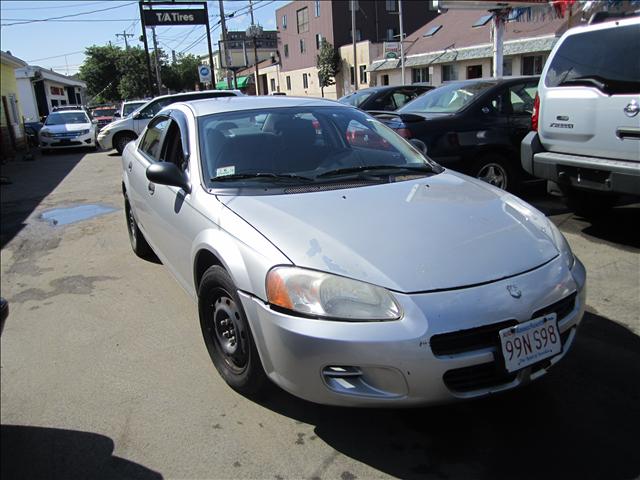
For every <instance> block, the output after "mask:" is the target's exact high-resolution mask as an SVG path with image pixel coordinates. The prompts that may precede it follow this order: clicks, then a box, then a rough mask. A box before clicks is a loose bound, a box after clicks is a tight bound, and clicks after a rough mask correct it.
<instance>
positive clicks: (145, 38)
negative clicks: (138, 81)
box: [139, 2, 153, 95]
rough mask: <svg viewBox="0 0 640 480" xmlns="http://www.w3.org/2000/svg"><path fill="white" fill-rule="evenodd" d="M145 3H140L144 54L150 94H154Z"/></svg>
mask: <svg viewBox="0 0 640 480" xmlns="http://www.w3.org/2000/svg"><path fill="white" fill-rule="evenodd" d="M142 4H143V2H140V4H139V6H140V23H141V25H142V42H143V43H144V53H145V54H146V57H147V81H148V82H149V94H150V95H151V94H152V93H153V80H151V57H150V56H149V43H148V42H147V27H146V26H145V23H144V12H143V9H142Z"/></svg>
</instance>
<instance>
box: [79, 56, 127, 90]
mask: <svg viewBox="0 0 640 480" xmlns="http://www.w3.org/2000/svg"><path fill="white" fill-rule="evenodd" d="M85 55H86V56H87V58H86V59H85V61H84V63H83V64H82V65H81V66H80V78H81V79H82V80H83V81H85V82H87V91H88V93H89V96H91V97H94V96H96V95H99V97H100V99H101V101H113V100H117V99H118V98H119V94H118V84H119V77H120V72H119V70H118V67H117V66H116V65H117V63H118V61H119V60H120V58H121V56H122V49H121V48H120V47H114V46H104V47H100V46H97V45H93V46H91V47H87V49H86V51H85Z"/></svg>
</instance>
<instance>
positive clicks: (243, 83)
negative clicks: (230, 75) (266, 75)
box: [216, 75, 251, 90]
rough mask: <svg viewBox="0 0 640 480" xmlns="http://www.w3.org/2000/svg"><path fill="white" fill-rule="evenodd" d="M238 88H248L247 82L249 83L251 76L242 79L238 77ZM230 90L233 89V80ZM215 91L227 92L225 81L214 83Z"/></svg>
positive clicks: (227, 87)
mask: <svg viewBox="0 0 640 480" xmlns="http://www.w3.org/2000/svg"><path fill="white" fill-rule="evenodd" d="M237 80H238V88H246V87H247V86H249V82H250V81H251V75H246V76H244V77H238V78H237ZM231 88H232V89H233V88H235V86H234V84H233V80H231ZM216 89H217V90H229V86H228V85H227V79H226V78H225V79H224V80H221V81H219V82H217V83H216Z"/></svg>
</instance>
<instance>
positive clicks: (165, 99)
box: [98, 90, 244, 154]
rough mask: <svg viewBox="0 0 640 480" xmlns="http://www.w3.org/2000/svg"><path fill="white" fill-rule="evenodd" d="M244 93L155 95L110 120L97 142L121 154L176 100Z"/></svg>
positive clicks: (216, 91) (235, 95) (207, 92)
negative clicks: (135, 107) (131, 111)
mask: <svg viewBox="0 0 640 480" xmlns="http://www.w3.org/2000/svg"><path fill="white" fill-rule="evenodd" d="M240 95H244V94H243V93H241V92H240V91H238V90H205V91H202V92H190V93H177V94H175V95H164V96H162V97H156V98H154V99H153V100H150V101H149V102H147V104H146V105H145V106H144V107H141V108H140V109H139V110H137V111H136V112H135V113H134V114H133V115H130V116H127V117H125V118H122V119H120V120H117V121H115V122H111V123H110V124H108V125H107V126H106V127H104V128H103V129H102V130H100V134H99V135H98V143H100V146H101V147H102V148H103V149H105V150H110V149H112V148H115V149H116V150H117V151H118V153H119V154H122V151H123V150H124V147H125V146H126V145H127V143H129V142H131V141H133V140H135V139H136V138H138V135H140V132H142V131H143V130H144V128H145V127H146V126H147V124H148V123H149V122H150V121H151V119H152V118H153V117H155V115H156V113H158V112H159V111H160V110H162V109H163V108H164V107H166V106H167V105H170V104H172V103H176V102H186V101H188V100H199V99H203V98H217V97H237V96H240Z"/></svg>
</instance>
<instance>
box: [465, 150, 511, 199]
mask: <svg viewBox="0 0 640 480" xmlns="http://www.w3.org/2000/svg"><path fill="white" fill-rule="evenodd" d="M473 176H474V177H476V178H478V179H480V180H482V181H484V182H487V183H489V184H491V185H493V186H494V187H498V188H501V189H502V190H508V191H510V192H515V191H517V189H518V187H519V179H518V178H517V177H518V174H517V172H516V170H515V169H514V168H513V166H512V165H511V164H510V163H509V161H508V160H507V159H506V158H505V157H503V156H502V155H498V154H490V155H486V156H484V157H482V158H481V159H480V160H478V161H477V162H476V164H475V166H474V171H473Z"/></svg>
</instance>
